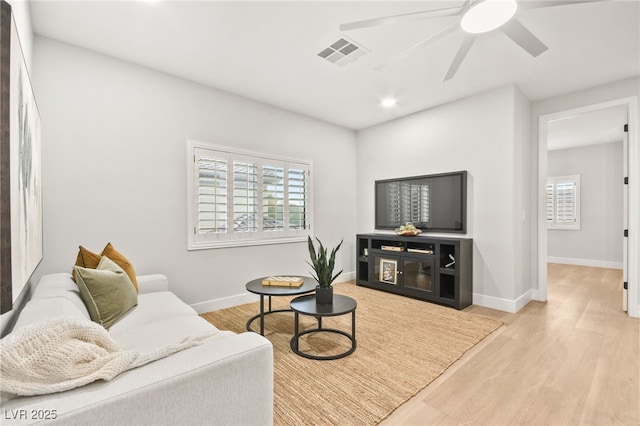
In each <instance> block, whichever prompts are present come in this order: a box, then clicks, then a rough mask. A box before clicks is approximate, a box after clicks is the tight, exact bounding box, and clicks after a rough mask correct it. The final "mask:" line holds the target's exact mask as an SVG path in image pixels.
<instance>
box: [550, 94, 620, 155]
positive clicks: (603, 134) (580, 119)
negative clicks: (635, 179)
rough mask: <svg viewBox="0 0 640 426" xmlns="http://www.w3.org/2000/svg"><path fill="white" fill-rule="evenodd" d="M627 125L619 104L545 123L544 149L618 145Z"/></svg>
mask: <svg viewBox="0 0 640 426" xmlns="http://www.w3.org/2000/svg"><path fill="white" fill-rule="evenodd" d="M626 123H627V107H626V106H622V105H621V106H616V107H609V108H603V109H599V110H596V111H589V112H584V113H582V114H579V115H574V116H570V117H566V118H561V119H558V120H553V121H550V122H549V124H548V129H547V149H548V150H549V151H553V150H557V149H568V148H576V147H579V146H587V145H598V144H603V143H612V142H621V141H622V140H623V137H624V125H625V124H626Z"/></svg>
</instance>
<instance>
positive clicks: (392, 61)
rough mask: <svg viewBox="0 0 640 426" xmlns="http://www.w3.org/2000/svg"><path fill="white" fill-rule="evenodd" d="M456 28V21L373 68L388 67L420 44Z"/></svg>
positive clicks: (440, 36)
mask: <svg viewBox="0 0 640 426" xmlns="http://www.w3.org/2000/svg"><path fill="white" fill-rule="evenodd" d="M458 28H460V24H458V23H457V22H456V23H455V24H453V25H449V26H448V27H446V28H444V29H443V30H441V31H439V32H437V33H435V34H433V35H431V36H429V37H428V38H426V39H424V40H422V41H420V42H418V43H416V44H414V45H413V46H411V47H410V48H408V49H405V50H403V51H402V52H400V53H398V54H397V55H396V56H394V57H393V58H391V59H389V60H388V61H386V62H385V63H383V64H382V65H379V66H377V67H376V68H375V69H376V71H379V70H382V69H384V68H386V67H388V66H389V65H391V64H395V63H396V62H398V61H399V60H401V59H404V58H406V57H407V56H409V55H410V54H411V53H413V52H414V51H415V50H416V49H417V48H419V47H420V46H424V45H425V44H429V43H433V42H434V41H436V40H439V39H441V38H442V37H444V36H446V35H447V34H449V33H451V32H453V31H456V30H457V29H458Z"/></svg>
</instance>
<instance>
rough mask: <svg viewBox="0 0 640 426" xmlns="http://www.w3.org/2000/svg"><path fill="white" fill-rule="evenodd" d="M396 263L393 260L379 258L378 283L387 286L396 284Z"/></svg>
mask: <svg viewBox="0 0 640 426" xmlns="http://www.w3.org/2000/svg"><path fill="white" fill-rule="evenodd" d="M397 275H398V262H397V261H396V260H393V259H383V258H380V281H382V282H383V283H388V284H397V283H398V277H397Z"/></svg>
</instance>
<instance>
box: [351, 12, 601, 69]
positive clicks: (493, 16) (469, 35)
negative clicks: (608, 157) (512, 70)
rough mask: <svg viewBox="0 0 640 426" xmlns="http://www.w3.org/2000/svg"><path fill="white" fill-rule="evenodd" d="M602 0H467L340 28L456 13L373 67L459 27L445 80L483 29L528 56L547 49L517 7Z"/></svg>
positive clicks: (374, 25)
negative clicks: (518, 15)
mask: <svg viewBox="0 0 640 426" xmlns="http://www.w3.org/2000/svg"><path fill="white" fill-rule="evenodd" d="M596 1H603V0H567V1H562V0H556V1H546V0H535V1H516V0H466V1H465V2H464V3H463V4H462V6H459V7H451V8H445V9H437V10H427V11H423V12H415V13H407V14H403V15H394V16H386V17H382V18H374V19H365V20H362V21H355V22H349V23H345V24H342V25H340V31H349V30H355V29H358V28H367V27H376V26H380V25H389V24H396V23H402V22H407V21H414V20H421V19H430V18H441V17H446V16H458V17H459V19H458V21H457V22H455V23H454V24H452V25H449V26H448V27H446V28H444V29H443V30H441V31H439V32H437V33H435V34H432V35H430V36H429V37H428V38H426V39H424V40H422V41H420V42H418V43H417V44H415V45H413V46H411V47H409V48H408V49H406V50H404V51H402V52H400V53H399V54H397V55H396V56H394V57H392V58H391V59H389V60H388V61H386V62H385V63H383V64H382V65H380V66H378V67H377V68H376V69H377V70H379V69H383V68H385V67H387V66H389V65H391V64H393V63H395V62H397V61H399V60H400V59H402V58H405V57H407V56H409V54H411V53H413V52H414V51H415V50H416V49H418V48H419V47H421V46H423V45H427V44H430V43H433V42H435V41H436V40H439V39H441V38H442V37H444V36H446V35H447V34H449V33H452V32H454V31H456V30H458V29H460V28H462V30H463V31H464V33H465V36H464V39H463V41H462V44H461V45H460V47H459V48H458V52H457V53H456V56H455V57H454V58H453V62H452V63H451V66H450V67H449V70H448V71H447V73H446V74H445V76H444V79H443V81H447V80H449V79H451V78H453V76H454V75H455V74H456V72H457V71H458V68H459V67H460V64H462V61H463V60H464V58H465V57H466V56H467V53H468V52H469V49H471V46H472V45H473V43H474V41H475V40H476V38H477V37H478V36H479V35H481V34H484V33H487V32H489V31H493V30H500V31H501V32H503V33H504V34H505V35H506V36H507V37H509V38H510V39H511V40H513V41H514V42H515V43H516V44H518V45H519V46H520V47H522V48H523V49H524V50H525V51H527V53H529V54H530V55H531V56H533V57H536V56H538V55H540V54H541V53H543V52H544V51H546V50H547V49H548V47H547V46H546V45H545V44H544V43H543V42H542V41H540V39H538V38H537V37H536V36H535V35H533V33H531V31H529V30H528V29H527V28H526V27H525V26H524V25H522V23H521V22H520V21H519V20H518V19H516V18H515V17H514V15H515V14H516V11H517V10H519V9H533V8H542V7H552V6H564V5H570V4H576V3H591V2H596Z"/></svg>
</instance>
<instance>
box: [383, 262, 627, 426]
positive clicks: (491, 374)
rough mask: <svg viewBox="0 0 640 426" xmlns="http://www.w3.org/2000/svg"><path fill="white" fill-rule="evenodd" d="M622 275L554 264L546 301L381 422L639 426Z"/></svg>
mask: <svg viewBox="0 0 640 426" xmlns="http://www.w3.org/2000/svg"><path fill="white" fill-rule="evenodd" d="M621 299H622V272H621V271H620V270H615V269H604V268H588V267H581V266H571V265H559V264H549V277H548V301H547V302H546V303H542V302H530V303H529V304H528V305H527V306H525V307H524V308H523V309H521V310H520V312H518V313H517V314H509V313H504V312H500V311H495V310H492V309H487V308H482V307H479V306H471V307H469V308H467V311H469V312H473V313H476V314H479V315H485V316H489V317H492V318H497V319H499V320H501V321H503V322H504V323H505V325H504V326H503V327H502V328H501V329H499V330H498V331H496V332H495V333H493V334H492V335H491V336H489V337H488V338H487V339H485V340H484V341H483V342H481V343H480V344H478V345H476V347H474V348H473V349H471V350H470V351H469V352H467V353H466V354H465V355H464V357H463V358H462V359H461V360H460V361H458V362H457V363H456V364H454V365H453V366H452V367H451V368H450V369H449V370H447V371H446V372H445V373H444V374H443V375H442V376H440V377H439V378H438V379H436V381H434V382H433V383H432V384H431V385H429V386H427V387H426V388H425V389H423V390H422V391H421V392H420V393H418V394H417V395H416V396H415V397H414V398H412V399H411V400H409V401H408V402H407V403H405V404H404V405H402V406H401V407H399V408H398V409H397V410H396V411H394V412H393V413H392V414H391V416H389V417H388V418H387V419H386V420H384V421H383V422H382V425H384V426H389V425H559V426H560V425H561V426H565V425H639V424H640V389H639V381H640V371H639V366H638V364H639V363H640V361H639V359H640V355H639V346H640V342H639V334H640V327H639V324H640V321H639V320H638V319H634V318H629V317H628V316H627V315H626V313H624V312H622V310H621V305H622V302H621Z"/></svg>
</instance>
